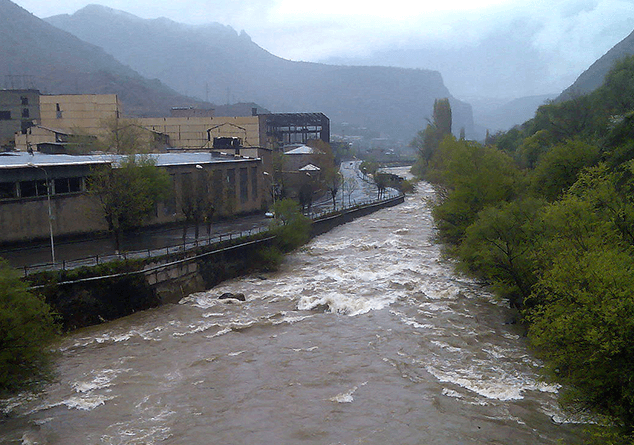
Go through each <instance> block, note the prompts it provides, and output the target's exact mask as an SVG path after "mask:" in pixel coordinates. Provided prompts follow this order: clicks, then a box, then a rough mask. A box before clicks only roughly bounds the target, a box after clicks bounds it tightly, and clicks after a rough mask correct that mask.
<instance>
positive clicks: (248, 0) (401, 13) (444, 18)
mask: <svg viewBox="0 0 634 445" xmlns="http://www.w3.org/2000/svg"><path fill="white" fill-rule="evenodd" d="M16 3H17V4H19V5H20V6H22V7H23V8H25V9H27V10H29V11H30V12H32V13H34V14H35V15H36V16H38V17H41V18H45V17H48V16H51V15H56V14H64V13H73V12H75V11H77V10H78V9H81V8H82V7H84V6H86V5H87V4H89V3H99V4H102V5H104V6H109V7H112V8H115V9H120V10H123V11H127V12H129V13H132V14H134V15H137V16H139V17H143V18H157V17H168V18H171V19H172V20H175V21H177V22H182V23H190V24H202V23H208V22H219V23H222V24H224V25H230V26H232V27H233V28H235V29H236V30H237V31H241V30H244V31H246V33H247V34H249V35H250V36H251V38H252V39H253V41H254V42H255V43H257V44H258V45H260V46H262V47H263V48H265V49H267V50H268V51H270V52H271V53H273V54H275V55H277V56H280V57H284V58H288V59H293V60H306V61H321V60H328V59H332V58H342V59H344V60H345V59H363V58H365V57H367V58H368V60H370V59H371V56H372V55H373V54H374V53H377V52H381V51H386V50H392V49H395V48H397V49H400V50H401V51H406V52H407V51H409V50H417V49H421V48H427V49H429V48H434V50H441V51H454V52H456V51H458V50H460V49H462V50H463V51H468V50H469V48H477V47H478V46H480V50H482V48H483V47H484V45H489V46H490V47H491V48H492V51H494V50H495V44H492V43H491V42H493V41H495V38H496V36H500V37H501V38H502V39H507V40H508V39H509V38H510V39H514V38H516V37H517V38H518V39H519V38H521V39H522V42H525V43H522V44H520V46H519V48H520V49H519V50H513V52H516V53H518V52H523V51H525V52H526V54H527V57H528V56H529V55H530V57H536V58H538V59H539V60H536V63H537V62H539V63H542V64H543V66H548V73H545V74H544V76H545V83H544V86H543V88H542V89H544V90H547V89H548V88H551V89H552V88H554V89H557V88H560V87H561V88H565V87H566V86H568V84H569V82H570V81H571V79H572V80H574V79H575V78H576V77H577V76H578V75H579V74H580V73H581V72H582V71H583V70H585V69H586V68H587V67H588V66H589V65H590V64H591V63H592V62H594V61H595V60H596V59H597V58H598V57H600V56H601V55H603V54H604V53H605V52H606V51H608V50H609V49H610V48H611V47H612V46H614V45H615V44H616V43H618V42H619V41H621V40H622V39H623V38H625V37H626V36H627V35H628V34H629V33H631V32H632V30H634V0H531V1H525V0H459V1H458V0H447V1H438V0H434V1H429V0H418V1H417V2H412V1H411V0H392V1H389V2H386V1H384V0H382V1H378V0H363V1H356V0H321V1H318V2H315V1H310V2H308V1H304V0H179V1H174V0H100V1H99V0H96V1H93V2H87V1H85V0H65V1H64V2H56V1H51V0H17V1H16ZM518 33H521V36H519V35H518V36H516V34H518ZM502 43H504V42H502ZM514 56H515V57H516V58H517V57H520V56H521V54H515V55H514ZM423 59H424V58H423ZM401 65H408V66H409V67H420V68H427V67H431V68H434V69H438V68H439V67H441V66H442V65H439V66H425V65H433V62H432V61H429V60H419V59H416V60H413V59H411V58H410V60H406V61H402V63H401ZM443 75H444V77H449V78H451V76H450V75H447V74H444V73H443ZM449 86H450V88H451V87H452V86H451V85H449ZM453 88H454V89H456V88H458V89H459V88H460V86H457V85H456V86H453ZM533 90H534V92H535V93H541V92H540V91H537V90H538V89H535V88H530V89H527V91H533ZM543 92H545V91H543ZM465 94H468V93H467V90H465Z"/></svg>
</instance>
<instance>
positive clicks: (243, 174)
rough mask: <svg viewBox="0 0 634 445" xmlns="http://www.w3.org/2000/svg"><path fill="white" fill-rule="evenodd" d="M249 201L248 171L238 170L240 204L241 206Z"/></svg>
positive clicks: (244, 169)
mask: <svg viewBox="0 0 634 445" xmlns="http://www.w3.org/2000/svg"><path fill="white" fill-rule="evenodd" d="M247 201H249V171H248V170H247V169H246V168H241V169H240V202H242V204H244V203H246V202H247Z"/></svg>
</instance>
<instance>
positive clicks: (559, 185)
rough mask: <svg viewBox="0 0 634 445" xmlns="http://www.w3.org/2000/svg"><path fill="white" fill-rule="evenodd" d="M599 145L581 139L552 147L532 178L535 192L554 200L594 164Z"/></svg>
mask: <svg viewBox="0 0 634 445" xmlns="http://www.w3.org/2000/svg"><path fill="white" fill-rule="evenodd" d="M598 158H599V148H598V147H597V146H596V145H593V144H588V143H586V142H582V141H580V140H568V141H565V142H562V143H560V144H557V145H555V146H553V147H551V148H550V149H549V150H548V151H547V152H545V153H544V154H543V155H542V156H541V157H540V158H539V161H538V162H537V165H536V166H535V170H534V171H533V172H532V173H531V176H530V180H531V185H532V188H533V190H534V192H535V193H536V194H537V196H541V197H543V198H545V199H547V200H549V201H552V200H554V199H556V198H558V197H559V196H561V194H562V193H564V192H565V191H566V190H567V189H568V187H570V186H571V185H572V184H574V183H575V182H576V181H577V176H578V175H579V173H580V172H581V171H582V170H583V169H584V168H587V167H591V166H592V165H594V164H595V163H596V162H597V160H598Z"/></svg>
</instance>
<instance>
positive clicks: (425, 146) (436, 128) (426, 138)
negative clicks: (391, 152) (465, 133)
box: [410, 99, 452, 172]
mask: <svg viewBox="0 0 634 445" xmlns="http://www.w3.org/2000/svg"><path fill="white" fill-rule="evenodd" d="M451 120H452V118H451V105H450V104H449V99H436V100H435V101H434V111H433V120H432V121H430V122H428V124H427V127H425V129H424V130H421V131H419V132H418V133H417V135H416V136H415V137H414V139H413V140H412V142H411V143H410V147H412V148H414V149H416V150H418V156H419V161H420V163H422V168H421V170H423V172H424V170H425V169H426V168H427V167H428V165H429V162H430V161H431V159H432V157H433V156H434V153H435V152H436V150H437V149H438V146H439V145H440V142H441V141H442V140H443V139H444V138H445V137H446V136H447V135H450V134H451Z"/></svg>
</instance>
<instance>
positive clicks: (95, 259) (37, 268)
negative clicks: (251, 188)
mask: <svg viewBox="0 0 634 445" xmlns="http://www.w3.org/2000/svg"><path fill="white" fill-rule="evenodd" d="M400 196H402V195H398V196H388V197H384V198H381V199H376V200H371V199H368V200H363V201H359V202H356V201H353V202H352V203H350V204H349V205H347V206H346V205H343V206H337V208H336V209H334V210H333V209H332V208H328V209H324V210H319V211H310V212H309V213H307V214H306V216H308V217H309V218H311V219H312V220H317V219H320V218H323V217H326V216H329V215H335V214H337V213H339V212H345V211H348V210H352V209H356V208H359V207H364V206H368V205H376V204H380V203H383V202H386V201H390V200H393V199H396V198H399V197H400ZM268 231H269V228H268V227H256V228H253V229H249V230H244V231H240V232H230V233H225V234H219V235H216V236H212V237H208V238H202V239H197V240H194V241H185V242H182V243H179V244H175V245H171V246H166V247H160V248H155V249H143V250H136V251H129V252H121V253H118V254H117V253H114V254H103V255H92V256H88V257H84V258H79V259H74V260H64V261H58V262H57V263H56V264H53V263H41V264H32V265H29V266H24V267H22V268H21V269H22V270H23V272H24V276H25V277H26V276H28V275H30V274H34V273H38V272H45V271H60V270H61V271H65V270H72V269H77V268H79V267H91V266H97V265H99V264H104V263H109V262H112V261H120V260H132V259H148V258H156V257H160V256H163V255H170V254H176V253H183V252H187V251H189V250H192V249H195V248H198V247H202V246H211V245H213V244H219V243H222V242H225V241H232V240H235V239H239V238H245V237H248V236H252V235H256V234H259V233H263V232H268Z"/></svg>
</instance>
